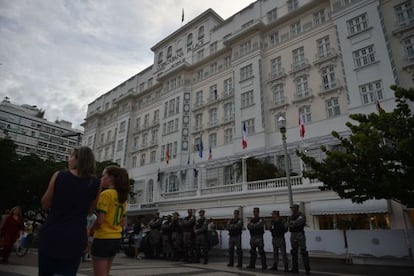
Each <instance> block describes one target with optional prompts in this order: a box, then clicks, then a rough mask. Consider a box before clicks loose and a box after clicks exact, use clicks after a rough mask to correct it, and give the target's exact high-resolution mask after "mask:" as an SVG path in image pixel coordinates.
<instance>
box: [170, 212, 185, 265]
mask: <svg viewBox="0 0 414 276" xmlns="http://www.w3.org/2000/svg"><path fill="white" fill-rule="evenodd" d="M179 217H180V214H178V213H177V212H174V213H173V217H172V221H171V223H170V232H171V245H172V260H173V261H179V260H180V258H181V257H182V256H181V250H182V238H183V237H182V232H183V231H182V228H181V221H180V218H179Z"/></svg>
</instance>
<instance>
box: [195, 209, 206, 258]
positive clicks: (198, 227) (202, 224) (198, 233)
mask: <svg viewBox="0 0 414 276" xmlns="http://www.w3.org/2000/svg"><path fill="white" fill-rule="evenodd" d="M198 214H199V218H198V219H197V221H196V223H195V225H194V234H195V244H196V249H195V250H196V263H199V262H200V257H201V256H203V258H204V262H203V263H204V264H208V240H207V239H208V236H207V234H208V222H207V219H206V218H205V211H204V210H200V211H198Z"/></svg>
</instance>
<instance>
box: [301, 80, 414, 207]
mask: <svg viewBox="0 0 414 276" xmlns="http://www.w3.org/2000/svg"><path fill="white" fill-rule="evenodd" d="M391 89H393V90H394V91H395V97H396V102H397V107H396V108H395V109H394V110H393V111H392V112H385V111H384V110H380V112H379V114H378V113H371V114H368V115H366V114H352V115H350V116H349V117H350V118H351V119H352V120H353V121H355V122H357V123H356V124H353V123H351V122H347V123H346V126H347V127H348V128H349V129H350V130H351V135H350V136H349V137H341V136H340V135H339V134H338V133H336V132H332V135H333V136H334V137H335V138H337V139H338V140H339V141H340V148H341V149H340V150H328V149H327V148H326V147H321V149H322V151H323V152H324V153H325V154H326V158H325V159H324V160H322V161H321V162H319V161H317V160H316V159H315V158H313V157H309V156H306V154H305V153H302V152H297V154H298V155H299V156H300V157H301V159H302V160H303V162H304V163H305V164H306V165H307V167H308V168H310V170H307V171H305V172H304V176H305V177H309V178H311V179H319V180H320V181H322V182H323V186H322V187H320V188H321V190H333V191H335V192H337V193H338V195H339V196H340V197H341V198H350V199H352V201H354V202H363V201H365V200H367V199H373V198H375V199H381V198H385V199H394V200H396V201H399V202H401V203H402V204H405V205H413V204H414V182H413V179H414V118H413V115H412V112H411V110H410V107H409V105H408V103H407V100H409V101H411V102H412V101H413V100H414V89H412V88H410V89H403V88H400V87H396V86H392V87H391Z"/></svg>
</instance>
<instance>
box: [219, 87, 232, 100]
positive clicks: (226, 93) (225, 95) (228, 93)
mask: <svg viewBox="0 0 414 276" xmlns="http://www.w3.org/2000/svg"><path fill="white" fill-rule="evenodd" d="M233 95H234V88H228V89H227V90H224V93H223V97H222V99H223V100H226V99H228V98H231V97H233Z"/></svg>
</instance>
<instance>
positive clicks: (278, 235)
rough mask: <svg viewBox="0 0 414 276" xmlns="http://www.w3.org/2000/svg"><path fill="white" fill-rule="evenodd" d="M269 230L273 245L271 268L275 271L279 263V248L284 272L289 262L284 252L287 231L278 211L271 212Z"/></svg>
mask: <svg viewBox="0 0 414 276" xmlns="http://www.w3.org/2000/svg"><path fill="white" fill-rule="evenodd" d="M270 232H271V233H272V245H273V266H272V268H271V269H272V270H275V271H277V264H278V263H279V250H280V253H281V254H282V258H283V264H284V266H285V272H288V271H289V262H288V257H287V254H286V240H285V233H286V232H287V224H286V222H284V221H283V220H282V219H281V218H280V216H279V211H273V212H272V221H271V223H270Z"/></svg>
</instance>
